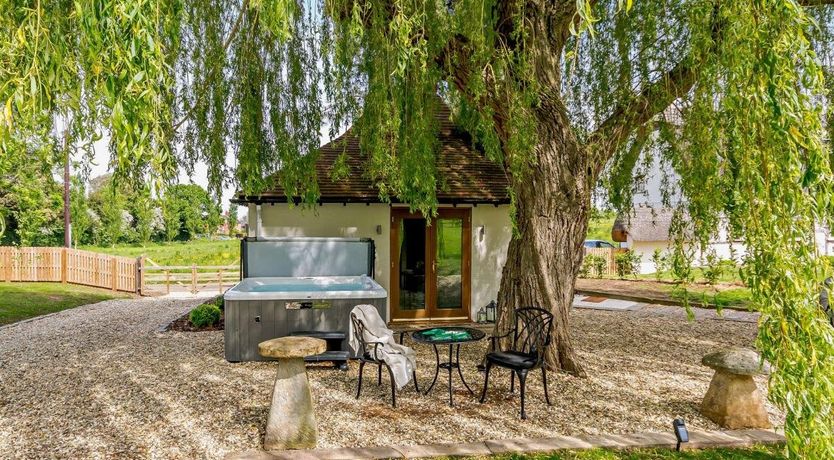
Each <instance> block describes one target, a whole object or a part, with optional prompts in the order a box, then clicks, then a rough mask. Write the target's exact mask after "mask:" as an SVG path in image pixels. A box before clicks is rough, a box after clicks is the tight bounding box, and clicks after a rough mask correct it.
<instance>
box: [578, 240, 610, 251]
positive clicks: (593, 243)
mask: <svg viewBox="0 0 834 460" xmlns="http://www.w3.org/2000/svg"><path fill="white" fill-rule="evenodd" d="M585 247H586V248H611V249H613V248H616V246H614V245H613V244H611V243H609V242H608V241H603V240H585Z"/></svg>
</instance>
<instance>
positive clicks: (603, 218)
mask: <svg viewBox="0 0 834 460" xmlns="http://www.w3.org/2000/svg"><path fill="white" fill-rule="evenodd" d="M614 219H615V216H614V213H613V212H609V213H602V214H601V215H599V216H596V217H592V218H591V220H589V221H588V234H587V236H586V237H585V239H586V240H602V241H608V242H609V243H611V244H613V245H614V246H616V245H617V243H615V242H614V241H613V240H612V239H611V229H612V228H613V227H614Z"/></svg>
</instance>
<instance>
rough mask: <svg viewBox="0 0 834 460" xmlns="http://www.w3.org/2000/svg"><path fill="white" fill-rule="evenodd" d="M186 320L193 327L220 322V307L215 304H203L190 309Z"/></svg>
mask: <svg viewBox="0 0 834 460" xmlns="http://www.w3.org/2000/svg"><path fill="white" fill-rule="evenodd" d="M188 320H189V321H191V324H193V325H194V327H208V326H214V325H216V324H217V323H219V322H220V309H219V308H217V305H212V304H203V305H200V306H199V307H197V308H195V309H193V310H191V314H189V315H188Z"/></svg>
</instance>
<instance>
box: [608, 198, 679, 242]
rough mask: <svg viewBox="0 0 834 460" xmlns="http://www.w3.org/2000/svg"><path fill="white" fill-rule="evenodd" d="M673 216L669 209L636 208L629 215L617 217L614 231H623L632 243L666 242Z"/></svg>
mask: <svg viewBox="0 0 834 460" xmlns="http://www.w3.org/2000/svg"><path fill="white" fill-rule="evenodd" d="M673 214H674V211H673V210H672V209H669V208H664V207H651V206H637V207H635V208H634V210H633V213H632V214H631V215H627V216H618V217H617V219H616V220H615V221H614V229H615V230H617V229H620V230H624V231H625V232H626V233H628V235H629V236H631V239H632V240H634V241H668V240H669V229H670V228H671V226H672V215H673Z"/></svg>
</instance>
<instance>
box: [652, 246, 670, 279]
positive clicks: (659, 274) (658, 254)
mask: <svg viewBox="0 0 834 460" xmlns="http://www.w3.org/2000/svg"><path fill="white" fill-rule="evenodd" d="M652 262H653V263H654V277H655V279H656V280H657V281H660V280H662V279H663V274H664V273H665V272H666V270H667V269H668V266H669V257H667V256H666V254H664V253H663V251H661V250H660V248H657V249H655V250H654V252H653V253H652Z"/></svg>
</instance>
